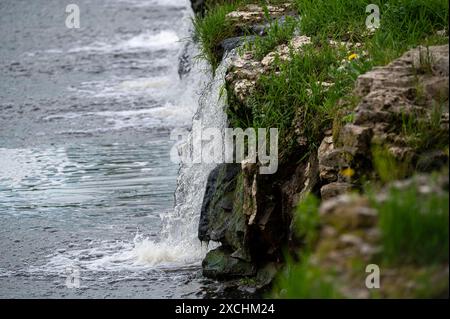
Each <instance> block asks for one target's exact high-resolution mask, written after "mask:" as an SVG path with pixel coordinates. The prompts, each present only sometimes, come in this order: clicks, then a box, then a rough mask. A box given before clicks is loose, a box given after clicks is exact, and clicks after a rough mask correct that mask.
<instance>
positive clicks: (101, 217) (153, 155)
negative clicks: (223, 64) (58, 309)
mask: <svg viewBox="0 0 450 319" xmlns="http://www.w3.org/2000/svg"><path fill="white" fill-rule="evenodd" d="M72 2H73V3H75V4H77V5H78V6H79V8H80V24H81V28H80V29H68V28H66V26H65V20H66V16H67V14H66V12H65V9H66V5H67V4H68V3H67V1H62V0H59V1H58V0H34V1H29V0H2V1H1V2H0V41H1V42H0V43H1V44H0V69H1V73H0V297H2V298H11V297H12V298H38V297H47V298H59V297H67V298H88V297H94V298H175V297H188V298H196V297H202V295H203V292H202V291H203V290H204V289H206V288H205V285H206V286H207V285H208V282H207V281H205V279H203V278H202V277H201V271H200V261H201V256H202V255H203V254H204V253H205V251H204V249H203V250H202V249H200V248H201V246H200V243H193V245H194V246H195V245H197V244H198V247H194V248H193V247H191V246H192V245H191V246H190V247H189V249H186V247H184V246H176V245H175V246H171V243H167V242H165V239H164V238H162V236H163V235H164V234H166V233H167V229H166V232H164V231H162V228H163V227H167V225H166V226H164V225H162V220H164V219H167V216H173V215H174V214H173V207H174V204H175V203H174V192H175V190H176V188H177V176H178V172H179V165H178V164H175V163H172V162H171V161H170V157H169V155H170V150H171V148H172V147H173V143H174V141H171V140H170V138H169V133H170V131H171V130H172V129H173V128H180V127H181V128H182V127H189V126H190V125H191V123H192V116H193V115H194V112H195V110H196V109H197V100H198V92H197V91H196V90H197V89H198V88H199V87H201V82H202V81H203V80H202V77H201V76H197V75H192V74H190V75H188V76H187V78H184V79H180V76H179V70H178V68H179V56H180V54H181V53H182V51H183V50H184V47H185V45H186V41H187V40H186V39H187V38H188V36H189V34H188V31H187V30H188V29H189V25H190V15H191V10H190V7H189V1H188V0H75V1H72ZM203 180H204V178H203ZM200 182H201V183H203V182H202V181H200ZM200 186H203V185H200ZM199 190H200V191H201V187H200V188H199ZM181 197H182V196H181ZM196 198H197V199H198V198H201V197H199V196H197V197H196ZM197 205H198V204H197ZM182 206H183V205H182ZM180 207H181V206H180ZM183 210H189V205H186V203H184V206H183ZM181 213H182V212H181ZM194 213H195V212H194ZM179 214H180V212H178V215H179ZM191 215H192V212H191ZM179 217H180V216H178V219H180V218H179ZM169 219H170V218H169ZM190 222H191V224H192V225H190V228H189V229H194V230H195V229H196V225H195V220H192V219H190ZM184 223H185V222H184ZM169 224H170V221H169ZM182 224H183V222H182ZM171 232H175V233H176V232H177V230H176V229H175V230H174V229H172V230H171ZM193 236H194V237H195V233H194V234H193ZM191 241H192V240H191ZM203 248H204V247H203ZM78 284H79V285H78Z"/></svg>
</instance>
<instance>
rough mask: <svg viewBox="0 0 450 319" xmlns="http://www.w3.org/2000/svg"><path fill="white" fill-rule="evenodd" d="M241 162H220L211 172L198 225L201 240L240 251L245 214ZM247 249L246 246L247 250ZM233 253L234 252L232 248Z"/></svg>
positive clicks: (243, 244) (242, 245)
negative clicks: (241, 197)
mask: <svg viewBox="0 0 450 319" xmlns="http://www.w3.org/2000/svg"><path fill="white" fill-rule="evenodd" d="M240 172H241V170H240V165H238V164H221V165H219V166H218V167H216V168H215V169H214V170H213V171H212V172H211V173H210V175H209V177H208V182H207V185H206V191H205V195H204V198H203V203H202V209H201V213H200V222H199V228H198V238H199V239H200V240H201V241H204V242H208V241H211V240H212V241H216V242H221V243H222V244H224V245H226V246H228V247H230V249H233V250H238V249H241V248H243V247H244V246H245V243H244V234H245V232H246V228H245V223H246V217H245V215H244V214H242V202H241V201H240V200H239V199H238V198H236V196H239V195H240V194H238V193H237V189H240V190H241V191H242V189H241V187H242V186H239V185H238V184H240V185H242V182H240V180H241V179H242V178H241V177H239V176H240ZM244 250H245V249H244ZM231 252H233V251H231Z"/></svg>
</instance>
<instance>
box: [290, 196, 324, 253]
mask: <svg viewBox="0 0 450 319" xmlns="http://www.w3.org/2000/svg"><path fill="white" fill-rule="evenodd" d="M319 204H320V201H319V199H318V198H317V197H316V196H314V195H313V194H308V195H307V196H306V197H305V198H304V199H303V200H301V201H300V203H299V205H298V206H297V209H296V212H295V215H294V227H295V231H296V234H297V236H298V237H300V238H301V239H302V241H303V247H302V251H312V250H313V248H314V245H315V243H316V241H317V239H318V236H319V231H318V230H319V222H320V219H319Z"/></svg>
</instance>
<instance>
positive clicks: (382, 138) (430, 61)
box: [318, 45, 449, 198]
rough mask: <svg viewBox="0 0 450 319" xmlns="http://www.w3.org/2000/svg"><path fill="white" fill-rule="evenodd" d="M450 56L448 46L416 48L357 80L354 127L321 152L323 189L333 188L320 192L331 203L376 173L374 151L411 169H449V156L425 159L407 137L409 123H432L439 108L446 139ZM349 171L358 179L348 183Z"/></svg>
mask: <svg viewBox="0 0 450 319" xmlns="http://www.w3.org/2000/svg"><path fill="white" fill-rule="evenodd" d="M448 50H449V47H448V45H444V46H434V47H430V48H429V49H428V50H427V49H425V48H421V47H420V48H416V49H413V50H411V51H409V52H407V53H405V54H404V55H403V56H402V57H401V58H399V59H397V60H395V61H393V62H392V63H390V64H389V65H387V66H385V67H377V68H374V69H373V70H372V71H370V72H367V73H366V74H363V75H361V76H360V77H359V78H358V80H357V84H356V87H355V94H356V95H358V96H360V97H361V102H360V103H359V105H358V106H357V108H356V110H355V114H354V121H353V123H351V124H346V125H345V126H343V127H342V128H341V129H340V130H339V132H338V134H337V136H335V138H333V137H332V136H331V135H329V136H327V137H325V138H324V140H323V141H322V144H321V146H320V148H319V152H318V157H319V174H320V177H321V179H322V181H323V183H324V184H327V183H331V184H328V185H324V186H323V187H322V195H325V197H328V198H329V197H330V196H331V197H332V196H334V194H338V193H340V191H341V190H344V189H346V188H348V190H350V189H352V188H351V187H348V186H349V185H347V184H342V182H344V183H347V182H349V180H357V179H358V178H359V177H361V176H364V175H365V174H369V173H370V172H372V171H373V165H372V146H373V145H382V146H383V147H385V148H386V149H387V151H388V152H389V154H390V155H391V156H392V157H393V158H394V159H395V160H397V161H398V162H408V163H411V165H412V166H413V167H414V168H416V169H418V170H420V171H432V170H436V169H439V168H440V167H442V166H443V165H445V164H446V163H448V154H445V152H443V151H442V150H434V151H433V150H431V151H430V150H427V152H426V153H423V154H422V153H421V150H420V149H418V148H415V147H413V146H412V145H411V143H408V138H410V137H408V136H406V135H405V134H404V132H403V131H404V125H405V118H410V119H414V120H415V121H416V120H417V121H429V119H430V118H431V117H432V116H434V115H433V112H435V110H434V109H433V106H434V105H440V106H442V113H441V114H439V116H440V117H441V119H440V132H439V134H442V135H443V136H444V135H445V136H446V135H448V130H449V129H448V117H449V115H448V114H449V113H448V111H449V109H448V92H447V89H448V85H449V69H448V65H449V64H448V63H449V62H448V61H449V60H448ZM444 91H445V92H444ZM348 169H351V171H352V174H354V175H353V176H350V178H349V176H348V175H347V176H344V175H345V174H344V175H343V174H342V172H346V171H348ZM336 183H339V184H336ZM338 190H339V191H338Z"/></svg>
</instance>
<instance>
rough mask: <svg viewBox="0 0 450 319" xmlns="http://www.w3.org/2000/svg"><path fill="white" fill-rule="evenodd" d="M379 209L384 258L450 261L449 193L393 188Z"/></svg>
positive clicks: (415, 261)
mask: <svg viewBox="0 0 450 319" xmlns="http://www.w3.org/2000/svg"><path fill="white" fill-rule="evenodd" d="M374 205H375V206H376V207H377V209H378V212H379V216H380V220H379V225H380V229H381V233H382V244H383V258H384V259H385V260H386V261H387V262H389V263H397V264H405V263H416V264H420V265H424V264H433V263H442V262H448V253H449V250H448V248H449V247H448V243H449V236H448V229H449V227H448V222H449V218H448V217H449V194H448V193H435V192H431V191H430V192H429V193H425V194H424V193H420V192H419V191H418V187H417V185H412V186H410V187H408V188H406V189H397V188H392V189H391V190H390V192H389V196H388V198H387V199H386V201H384V202H383V203H381V204H376V203H375V204H374Z"/></svg>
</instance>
